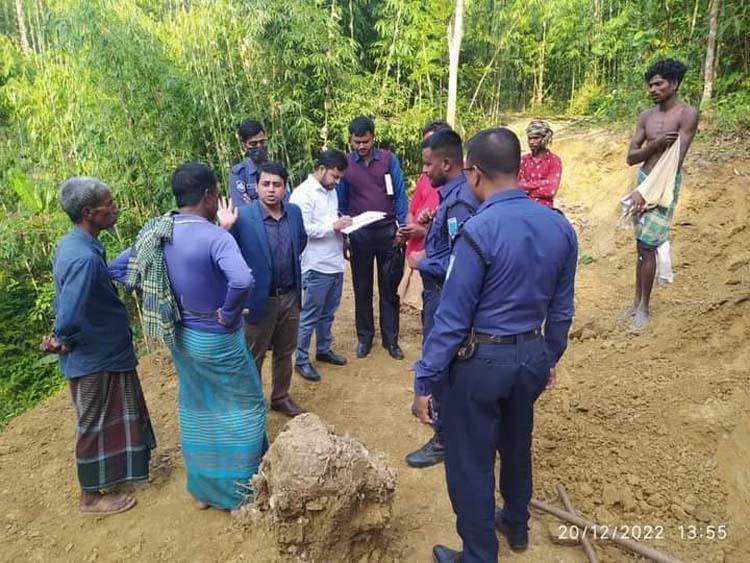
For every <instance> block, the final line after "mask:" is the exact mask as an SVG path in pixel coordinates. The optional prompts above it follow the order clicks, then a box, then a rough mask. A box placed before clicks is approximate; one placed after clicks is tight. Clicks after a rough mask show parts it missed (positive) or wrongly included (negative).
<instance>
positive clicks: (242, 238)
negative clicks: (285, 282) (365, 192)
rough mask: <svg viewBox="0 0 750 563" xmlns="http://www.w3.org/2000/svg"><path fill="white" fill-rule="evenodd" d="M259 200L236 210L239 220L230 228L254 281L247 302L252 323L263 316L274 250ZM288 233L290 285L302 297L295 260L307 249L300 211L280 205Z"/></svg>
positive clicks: (298, 268) (293, 207)
mask: <svg viewBox="0 0 750 563" xmlns="http://www.w3.org/2000/svg"><path fill="white" fill-rule="evenodd" d="M260 205H261V204H260V201H259V200H257V199H256V200H254V201H253V202H252V203H251V204H249V205H244V206H242V207H240V208H239V218H238V219H237V222H236V223H235V225H234V227H233V228H232V235H234V238H235V239H237V244H239V247H240V251H241V252H242V256H243V257H244V258H245V262H247V265H248V266H250V269H251V270H252V272H253V277H254V278H255V286H254V287H253V289H252V291H251V292H250V297H249V298H248V301H247V308H248V309H249V314H248V320H249V321H250V322H252V323H256V322H258V321H260V320H261V319H262V318H263V316H264V315H265V313H266V305H267V303H268V292H269V291H270V290H271V281H272V278H273V262H272V260H273V255H274V249H273V248H270V246H269V244H268V237H267V236H266V228H265V227H264V226H263V214H262V212H261V208H260ZM284 209H285V210H286V216H287V221H288V222H289V231H290V234H291V237H292V251H293V253H294V258H295V260H294V282H295V288H296V290H297V297H298V299H300V296H301V294H302V270H301V268H300V262H299V257H300V254H302V251H303V250H304V249H305V246H307V234H306V233H305V225H304V223H303V222H302V212H301V211H300V210H299V207H297V206H296V205H294V204H293V203H288V202H287V203H284Z"/></svg>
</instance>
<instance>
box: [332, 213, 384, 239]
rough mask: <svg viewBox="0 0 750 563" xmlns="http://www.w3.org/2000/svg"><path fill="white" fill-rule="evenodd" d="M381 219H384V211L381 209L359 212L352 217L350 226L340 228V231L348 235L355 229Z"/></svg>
mask: <svg viewBox="0 0 750 563" xmlns="http://www.w3.org/2000/svg"><path fill="white" fill-rule="evenodd" d="M383 219H385V212H383V211H365V212H364V213H360V214H359V215H357V216H356V217H352V224H351V226H350V227H347V228H346V229H341V232H342V233H344V234H345V235H350V234H352V233H353V232H354V231H356V230H357V229H361V228H362V227H365V226H367V225H370V224H372V223H376V222H378V221H382V220H383Z"/></svg>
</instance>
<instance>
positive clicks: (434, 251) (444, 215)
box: [406, 129, 479, 468]
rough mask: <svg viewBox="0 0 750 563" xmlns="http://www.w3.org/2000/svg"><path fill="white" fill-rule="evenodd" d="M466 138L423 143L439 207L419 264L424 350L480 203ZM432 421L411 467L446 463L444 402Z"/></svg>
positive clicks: (444, 136)
mask: <svg viewBox="0 0 750 563" xmlns="http://www.w3.org/2000/svg"><path fill="white" fill-rule="evenodd" d="M463 166H464V153H463V145H462V141H461V136H460V135H459V134H458V133H456V132H455V131H452V130H450V129H446V130H443V131H438V132H436V133H434V134H433V135H431V136H430V137H428V138H427V139H425V140H424V141H423V142H422V172H423V173H424V174H425V175H426V176H427V178H428V179H429V180H430V185H431V186H432V187H433V188H435V189H437V190H438V194H439V198H440V204H439V206H438V209H437V212H436V213H435V217H434V218H433V220H432V223H431V225H430V229H429V230H428V231H427V236H426V237H425V248H424V252H423V253H424V257H422V258H421V259H419V261H418V262H417V268H418V269H419V272H420V274H421V277H422V287H423V290H422V344H424V342H425V340H426V339H427V336H428V335H429V334H430V331H431V330H432V327H433V325H434V322H435V311H436V310H437V307H438V303H439V302H440V292H441V290H442V288H443V283H444V282H445V274H446V272H447V270H448V262H449V259H450V255H451V249H452V248H453V242H454V240H455V238H456V235H458V231H459V229H460V228H461V226H462V225H463V224H464V223H465V222H466V221H467V220H468V219H469V218H470V217H471V216H472V215H474V213H475V212H476V210H477V208H478V207H479V202H478V201H477V199H476V198H475V197H474V194H473V193H472V191H471V188H470V187H469V185H468V184H467V183H466V179H465V178H464V175H463V172H462V169H463ZM431 407H432V413H431V414H432V418H433V425H432V426H433V429H434V431H435V434H434V435H433V436H432V438H430V440H429V441H428V442H427V443H425V444H424V445H423V446H422V447H421V448H419V449H418V450H416V451H414V452H412V453H410V454H409V455H407V456H406V463H407V465H409V466H410V467H418V468H421V467H430V466H431V465H435V464H437V463H440V462H441V461H443V457H444V448H443V438H442V426H443V424H442V420H441V418H440V401H439V398H438V397H437V396H436V395H435V394H433V397H432V403H431Z"/></svg>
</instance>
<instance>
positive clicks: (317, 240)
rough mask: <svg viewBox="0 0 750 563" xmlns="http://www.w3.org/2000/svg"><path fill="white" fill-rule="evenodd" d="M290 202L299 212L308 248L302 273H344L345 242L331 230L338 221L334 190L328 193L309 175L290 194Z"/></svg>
mask: <svg viewBox="0 0 750 563" xmlns="http://www.w3.org/2000/svg"><path fill="white" fill-rule="evenodd" d="M289 201H290V202H291V203H293V204H295V205H297V206H298V207H299V208H300V210H301V211H302V220H303V221H304V223H305V231H306V232H307V247H306V248H305V250H304V252H303V253H302V258H301V266H302V271H303V272H307V271H308V270H315V271H316V272H321V273H323V274H338V273H341V272H343V271H344V238H343V235H342V234H341V233H337V232H336V231H334V230H333V224H334V223H335V222H336V221H337V220H338V218H339V198H338V196H337V195H336V190H335V189H330V190H327V189H325V188H324V187H323V186H322V185H321V184H320V182H318V181H317V180H316V179H315V176H313V175H312V174H310V175H309V176H308V177H307V180H305V181H304V182H302V183H301V184H300V185H299V186H297V188H296V189H294V190H293V191H292V195H291V197H290V198H289Z"/></svg>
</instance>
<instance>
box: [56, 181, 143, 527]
mask: <svg viewBox="0 0 750 563" xmlns="http://www.w3.org/2000/svg"><path fill="white" fill-rule="evenodd" d="M59 199H60V205H61V206H62V208H63V209H64V210H65V212H66V213H67V215H68V216H69V217H70V219H71V221H72V222H73V228H72V229H71V230H70V232H69V233H68V234H67V235H66V236H65V237H64V238H63V239H62V240H61V241H60V243H59V244H58V246H57V251H56V252H55V260H54V264H53V266H52V275H53V277H54V281H55V301H54V310H55V323H54V328H53V331H52V334H50V335H48V336H46V337H45V338H44V339H43V340H42V344H41V349H42V351H44V352H47V353H54V354H59V357H60V370H61V371H62V374H63V376H64V377H65V378H66V379H67V380H68V382H69V386H70V392H71V397H72V399H73V406H74V408H75V411H76V418H77V423H76V442H75V458H76V465H77V469H78V481H79V483H80V487H81V497H80V501H79V505H78V508H79V511H80V512H81V514H85V515H93V516H106V515H109V514H117V513H120V512H124V511H126V510H129V509H130V508H132V507H133V506H134V505H135V503H136V500H135V498H134V497H133V496H131V495H127V494H106V493H104V492H103V491H106V490H107V489H111V488H112V487H113V486H114V485H117V484H119V483H124V482H127V481H144V480H146V479H148V473H149V460H150V458H151V450H152V449H153V448H154V447H155V446H156V440H155V438H154V433H153V430H152V427H151V422H150V419H149V415H148V409H147V408H146V401H145V399H144V397H143V391H142V390H141V384H140V382H139V380H138V374H137V373H136V365H137V364H138V360H137V358H136V355H135V351H134V349H133V342H132V335H131V332H130V321H129V319H128V312H127V309H126V308H125V305H124V304H123V302H122V301H121V300H120V298H119V296H118V295H117V292H116V291H115V288H114V286H113V285H112V282H111V280H110V276H109V271H108V269H107V263H106V254H105V251H104V246H103V245H102V243H101V242H99V234H100V233H101V232H102V231H103V230H106V229H110V228H112V227H113V226H114V224H115V222H116V221H117V214H118V211H117V205H116V204H115V202H114V200H113V199H112V194H111V193H110V191H109V188H107V186H106V185H105V184H104V183H103V182H101V181H100V180H97V179H96V178H89V177H75V178H70V179H69V180H67V181H66V182H64V183H63V184H62V186H61V187H60V192H59Z"/></svg>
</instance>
